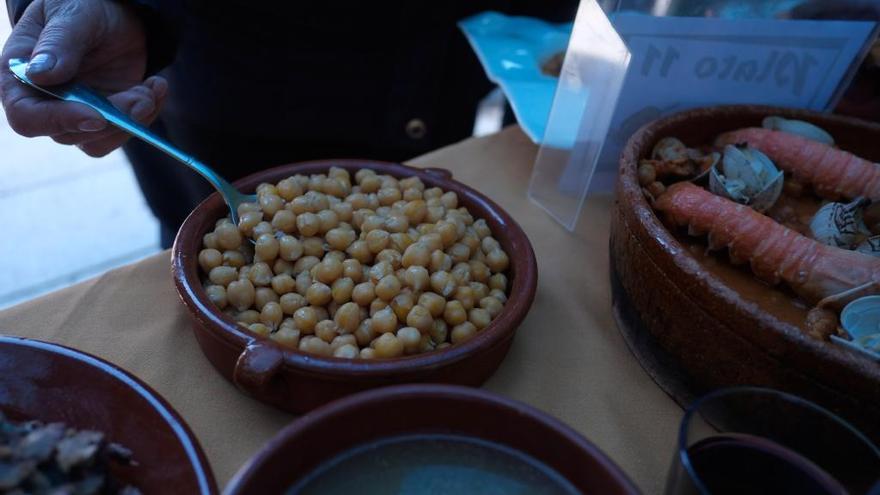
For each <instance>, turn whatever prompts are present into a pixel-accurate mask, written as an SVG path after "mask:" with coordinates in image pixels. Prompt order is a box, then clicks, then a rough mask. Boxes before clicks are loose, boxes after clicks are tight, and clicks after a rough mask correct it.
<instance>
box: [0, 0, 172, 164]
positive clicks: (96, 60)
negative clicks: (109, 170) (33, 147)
mask: <svg viewBox="0 0 880 495" xmlns="http://www.w3.org/2000/svg"><path fill="white" fill-rule="evenodd" d="M16 57H23V58H28V57H29V58H30V59H31V63H30V66H29V67H28V72H27V74H28V77H30V78H31V79H33V80H34V82H36V83H37V84H40V85H53V84H60V83H64V82H67V81H70V80H72V79H74V78H75V79H77V80H78V81H80V82H82V83H84V84H87V85H88V86H91V87H92V88H94V89H95V90H97V91H99V92H102V93H104V94H105V95H109V96H108V99H109V100H110V101H111V102H112V103H113V104H114V105H116V106H117V107H118V108H119V109H120V110H122V111H124V112H125V113H127V114H129V115H130V116H131V117H133V118H134V119H135V120H137V121H139V122H141V123H143V124H149V123H151V122H152V121H153V120H155V118H156V117H157V116H158V114H159V110H160V109H161V106H162V103H164V100H165V95H166V93H167V90H168V84H167V82H166V81H165V79H163V78H162V77H159V76H153V77H150V78H149V79H147V80H146V81H143V82H142V79H143V77H144V72H145V70H146V60H147V53H146V39H145V35H144V31H143V27H142V26H141V24H140V21H139V20H138V18H137V17H136V16H135V14H134V13H133V12H131V11H130V10H129V9H128V8H127V7H125V6H123V5H120V4H117V3H115V2H109V1H107V0H35V1H34V2H33V3H32V4H31V5H30V6H28V8H27V9H26V10H25V12H24V14H23V15H22V16H21V19H20V20H19V21H18V23H17V24H16V25H15V28H14V29H13V31H12V34H11V35H10V37H9V39H8V40H7V41H6V45H5V46H4V48H3V52H2V55H0V64H2V65H0V99H2V103H3V108H4V109H5V111H6V117H7V119H8V120H9V125H10V126H11V127H12V129H13V130H14V131H15V132H17V133H19V134H21V135H23V136H27V137H34V136H51V137H52V139H54V140H55V141H56V142H58V143H61V144H75V145H77V146H78V147H79V148H80V149H82V150H83V151H84V152H85V153H87V154H88V155H91V156H103V155H106V154H107V153H109V152H110V151H112V150H114V149H116V148H117V147H119V146H121V145H122V144H123V143H124V142H125V141H126V139H127V138H128V135H127V134H125V133H124V132H123V131H121V130H119V129H117V128H116V127H113V126H111V125H109V124H108V123H107V122H106V121H105V120H104V119H103V118H102V117H101V116H100V114H98V112H96V111H94V110H92V109H91V108H88V107H86V106H85V105H81V104H78V103H71V102H64V101H59V100H54V99H50V98H48V97H46V96H45V95H43V94H41V93H39V92H38V91H36V90H34V89H32V88H29V87H27V86H25V85H24V84H22V83H21V82H19V81H18V80H17V79H15V78H14V76H13V75H12V73H11V72H10V71H9V70H8V69H7V67H8V65H7V63H8V61H9V59H10V58H16Z"/></svg>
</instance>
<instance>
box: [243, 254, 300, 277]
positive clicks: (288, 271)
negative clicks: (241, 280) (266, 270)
mask: <svg viewBox="0 0 880 495" xmlns="http://www.w3.org/2000/svg"><path fill="white" fill-rule="evenodd" d="M245 266H247V265H245ZM272 271H273V272H274V273H275V274H276V275H290V276H291V277H293V276H294V275H295V274H296V270H294V269H293V263H291V262H289V261H287V260H283V259H281V258H278V259H277V260H275V263H273V264H272ZM239 277H241V270H239Z"/></svg>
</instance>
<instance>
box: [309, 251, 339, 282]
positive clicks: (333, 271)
mask: <svg viewBox="0 0 880 495" xmlns="http://www.w3.org/2000/svg"><path fill="white" fill-rule="evenodd" d="M341 276H342V263H341V262H340V261H339V260H337V259H336V258H335V257H332V258H324V261H322V262H321V263H319V264H317V265H315V278H316V279H317V280H318V281H319V282H323V283H325V284H332V283H333V282H335V281H336V279H338V278H339V277H341Z"/></svg>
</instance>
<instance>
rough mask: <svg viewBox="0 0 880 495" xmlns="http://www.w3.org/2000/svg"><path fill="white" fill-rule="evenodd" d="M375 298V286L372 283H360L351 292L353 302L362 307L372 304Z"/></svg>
mask: <svg viewBox="0 0 880 495" xmlns="http://www.w3.org/2000/svg"><path fill="white" fill-rule="evenodd" d="M375 298H376V292H375V285H373V283H372V282H362V283H359V284H357V285H355V286H354V288H353V289H352V291H351V300H352V301H354V302H355V303H357V304H359V305H361V306H366V305H368V304H370V303H371V302H373V300H374V299H375Z"/></svg>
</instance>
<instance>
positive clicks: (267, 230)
mask: <svg viewBox="0 0 880 495" xmlns="http://www.w3.org/2000/svg"><path fill="white" fill-rule="evenodd" d="M273 232H274V231H273V230H272V224H270V223H269V222H260V223H258V224H257V225H255V226H254V229H253V230H252V231H251V238H252V239H259V238H260V236H261V235H263V234H272V233H273Z"/></svg>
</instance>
